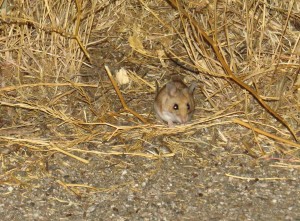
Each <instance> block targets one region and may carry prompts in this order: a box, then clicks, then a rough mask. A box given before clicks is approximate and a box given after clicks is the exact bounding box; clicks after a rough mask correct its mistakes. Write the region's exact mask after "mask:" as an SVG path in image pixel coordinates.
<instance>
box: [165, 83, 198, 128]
mask: <svg viewBox="0 0 300 221" xmlns="http://www.w3.org/2000/svg"><path fill="white" fill-rule="evenodd" d="M193 91H194V87H193V86H190V87H189V88H188V87H185V88H176V87H174V86H173V85H171V86H169V88H168V85H167V93H168V95H169V96H168V99H166V102H165V108H164V110H163V112H164V113H163V115H164V117H165V118H166V119H165V120H166V121H168V119H169V120H171V121H172V122H174V123H181V124H183V123H186V122H188V121H189V120H190V119H191V117H192V115H193V112H194V110H195V104H194V98H193Z"/></svg>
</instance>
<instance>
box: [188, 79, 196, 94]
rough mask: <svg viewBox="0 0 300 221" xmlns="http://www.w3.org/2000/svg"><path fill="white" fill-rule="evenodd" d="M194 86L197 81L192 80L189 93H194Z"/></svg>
mask: <svg viewBox="0 0 300 221" xmlns="http://www.w3.org/2000/svg"><path fill="white" fill-rule="evenodd" d="M196 86H197V82H196V81H192V83H191V85H190V86H189V93H190V94H193V93H194V91H195V88H196Z"/></svg>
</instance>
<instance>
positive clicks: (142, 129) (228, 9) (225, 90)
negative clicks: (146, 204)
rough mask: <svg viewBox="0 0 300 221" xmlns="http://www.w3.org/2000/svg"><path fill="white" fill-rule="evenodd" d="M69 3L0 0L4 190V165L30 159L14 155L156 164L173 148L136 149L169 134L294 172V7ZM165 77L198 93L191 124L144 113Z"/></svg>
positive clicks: (6, 173) (298, 35)
mask: <svg viewBox="0 0 300 221" xmlns="http://www.w3.org/2000/svg"><path fill="white" fill-rule="evenodd" d="M80 2H81V1H52V0H46V1H32V0H25V1H18V0H17V1H13V4H12V3H11V1H9V0H8V1H6V0H5V1H0V5H1V29H0V31H1V38H0V50H1V54H0V56H1V72H0V82H1V85H0V86H1V88H0V105H1V106H0V108H1V109H0V117H1V118H0V126H1V129H0V142H1V154H2V164H3V165H4V167H2V169H1V174H2V178H4V177H6V178H5V182H16V181H15V179H13V178H12V177H13V175H12V174H13V171H14V170H17V169H21V167H22V166H20V165H21V163H20V165H19V166H17V167H16V168H15V169H13V170H10V169H7V168H6V167H5V165H6V164H10V162H11V161H12V160H13V158H14V157H16V156H17V158H18V159H20V157H21V158H22V160H17V161H20V162H21V161H22V162H23V164H24V162H25V164H26V163H27V164H30V163H32V159H31V158H32V157H30V156H28V155H27V154H24V153H23V152H22V151H20V150H25V152H30V153H31V154H34V156H36V157H35V158H34V159H35V161H43V160H44V159H46V158H47V157H49V156H52V155H53V154H55V153H57V152H58V153H62V154H65V155H67V156H69V157H71V158H74V159H76V160H79V161H81V162H83V163H88V160H86V159H85V156H86V155H89V154H95V155H99V156H103V155H121V154H127V155H131V156H139V157H147V158H150V159H157V158H161V157H172V156H174V155H175V154H176V153H177V152H181V150H180V148H181V147H180V145H179V147H178V146H176V145H175V146H176V147H175V146H174V142H171V141H170V140H165V141H166V142H165V145H166V146H167V147H168V149H169V150H170V151H169V152H167V153H164V152H158V153H155V151H154V152H153V151H149V150H147V148H146V147H147V145H150V146H157V145H158V146H159V144H157V143H156V141H155V139H156V138H162V139H164V138H165V137H170V136H171V135H172V136H174V138H175V137H176V141H178V142H179V143H180V142H182V144H185V143H189V144H191V145H192V144H193V143H195V142H199V139H200V140H201V136H205V137H206V139H207V140H210V141H211V145H215V146H222V145H227V144H228V143H231V144H232V145H233V144H234V145H235V146H238V147H239V148H240V149H241V150H242V151H243V150H245V151H246V152H247V153H248V154H249V155H251V156H253V157H255V158H258V157H268V158H272V157H275V156H276V157H278V156H279V158H286V156H288V158H289V159H290V163H288V164H286V165H287V167H291V166H294V167H295V168H299V160H298V158H299V147H300V145H299V144H298V143H297V141H295V139H297V137H298V136H299V134H300V130H299V123H300V116H299V109H300V108H299V107H300V106H299V105H300V104H299V103H300V100H299V98H300V93H299V85H300V78H299V67H300V65H299V63H300V62H299V61H300V59H299V56H300V42H299V39H300V22H299V21H300V14H299V13H298V12H299V10H300V3H299V2H297V1H281V0H278V1H272V4H268V3H265V2H263V1H254V2H252V3H251V4H250V3H248V1H218V2H217V1H215V2H217V4H215V2H208V1H205V0H203V1H191V2H190V3H189V4H183V3H180V4H178V2H177V1H176V0H171V1H170V2H169V3H170V4H168V3H167V1H158V0H157V1H143V0H139V1H108V0H103V1H94V0H91V1H83V2H82V3H80ZM171 5H172V6H173V7H172V6H171ZM175 63H176V64H175ZM105 64H108V65H109V66H111V67H112V69H116V70H117V69H120V68H121V67H125V68H126V69H127V70H128V74H129V79H130V82H129V84H127V85H122V86H117V87H116V85H114V86H115V88H114V87H113V85H112V84H111V81H110V80H109V78H108V75H107V70H105V68H104V65H105ZM89 67H94V68H95V69H89ZM129 70H131V71H129ZM173 75H181V76H182V77H184V78H185V80H187V81H191V80H196V81H197V82H198V85H199V89H201V90H198V92H197V95H196V100H197V110H196V114H195V117H194V120H193V121H192V123H191V124H188V125H183V126H178V127H176V128H167V127H166V126H164V125H159V124H155V122H156V121H155V119H154V116H153V115H152V114H151V105H152V102H153V97H154V91H155V89H154V82H155V80H156V79H157V80H160V81H161V82H165V81H166V79H170V78H171V77H172V76H173ZM117 88H120V93H119V95H122V96H123V97H124V100H122V98H121V100H119V98H118V96H117V93H116V91H117V90H118V89H117ZM115 89H117V90H115ZM121 101H122V102H121ZM124 104H125V106H124ZM132 113H133V114H132ZM149 113H150V114H149ZM146 121H147V123H146ZM143 122H144V123H143ZM178 142H177V143H178ZM88 144H93V145H96V147H97V148H96V149H97V150H89V148H88V147H87V146H88ZM107 144H109V145H110V148H109V149H107V148H104V147H107ZM102 148H103V149H102ZM183 152H184V151H183ZM185 153H186V154H187V155H188V152H185ZM29 162H30V163H29ZM283 165H285V164H281V165H280V166H283Z"/></svg>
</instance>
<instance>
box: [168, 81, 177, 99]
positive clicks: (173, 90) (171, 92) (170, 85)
mask: <svg viewBox="0 0 300 221" xmlns="http://www.w3.org/2000/svg"><path fill="white" fill-rule="evenodd" d="M166 89H167V92H168V94H169V95H170V96H175V94H176V90H177V88H176V86H175V84H174V83H173V82H169V83H167V85H166Z"/></svg>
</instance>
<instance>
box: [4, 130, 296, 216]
mask: <svg viewBox="0 0 300 221" xmlns="http://www.w3.org/2000/svg"><path fill="white" fill-rule="evenodd" d="M170 139H172V138H170ZM199 139H201V140H203V142H205V134H203V135H202V137H199ZM193 146H194V147H193V148H192V149H189V150H188V151H192V152H194V154H196V155H197V157H188V158H187V157H182V156H181V154H180V153H178V154H176V155H175V156H174V157H170V158H165V159H161V160H149V159H145V158H142V157H130V156H109V157H91V156H86V159H89V160H90V162H91V163H90V164H88V165H83V164H82V163H78V161H75V160H70V159H69V158H67V157H64V156H62V155H59V154H57V155H54V156H53V157H51V158H49V159H48V161H47V168H48V170H47V172H45V174H43V178H42V179H38V177H36V180H35V182H34V183H33V184H32V185H33V186H31V187H28V186H27V187H26V186H23V187H22V185H20V186H5V185H2V186H1V189H0V190H1V204H0V208H1V209H0V213H1V217H2V218H1V220H251V221H252V220H253V221H254V220H255V221H257V220H291V221H296V220H300V207H299V196H300V195H299V191H300V187H299V180H298V177H299V170H297V169H288V168H279V167H274V165H275V163H276V160H266V159H262V160H255V159H253V158H251V157H249V156H247V155H245V154H243V153H239V152H238V151H232V150H231V147H230V145H229V146H224V147H212V146H210V145H207V144H204V143H203V144H197V145H193ZM90 148H91V149H93V148H96V146H91V147H90ZM24 154H26V153H24ZM41 173H42V172H41ZM18 176H20V177H22V176H27V175H26V172H25V171H24V174H22V173H20V174H18ZM41 176H42V175H41ZM234 176H237V177H234ZM62 183H69V184H74V185H75V184H87V185H89V186H94V187H97V189H96V190H93V189H89V188H83V189H84V190H83V191H81V194H80V195H78V194H77V193H76V192H75V191H74V192H73V191H70V189H69V188H64V185H63V184H62Z"/></svg>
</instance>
